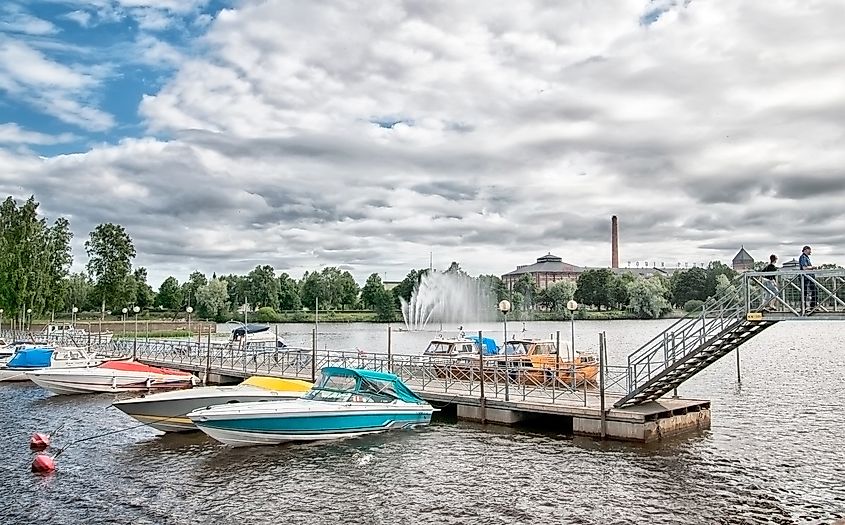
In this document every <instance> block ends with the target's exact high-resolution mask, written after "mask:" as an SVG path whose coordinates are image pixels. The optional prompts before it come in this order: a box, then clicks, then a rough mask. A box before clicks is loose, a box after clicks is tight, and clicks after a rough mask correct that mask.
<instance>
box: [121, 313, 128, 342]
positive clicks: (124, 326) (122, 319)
mask: <svg viewBox="0 0 845 525" xmlns="http://www.w3.org/2000/svg"><path fill="white" fill-rule="evenodd" d="M120 312H121V313H122V314H123V315H121V316H120V317H121V321H123V338H124V339H126V314H127V312H129V309H127V308H124V309H123V310H121V311H120Z"/></svg>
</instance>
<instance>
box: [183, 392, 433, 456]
mask: <svg viewBox="0 0 845 525" xmlns="http://www.w3.org/2000/svg"><path fill="white" fill-rule="evenodd" d="M433 412H434V409H433V408H432V407H431V406H430V405H428V404H414V403H405V402H401V401H396V402H392V403H358V402H327V401H313V400H308V399H299V400H293V401H288V402H278V401H271V402H265V403H243V404H240V405H219V406H216V407H210V408H208V409H203V410H197V411H194V412H191V413H190V414H188V417H189V418H190V419H191V420H192V421H193V422H194V424H195V425H196V426H197V428H199V429H200V430H202V431H203V432H205V433H206V434H208V435H209V436H210V437H211V438H213V439H215V440H217V441H220V442H222V443H225V444H227V445H231V446H235V447H243V446H252V445H276V444H281V443H287V442H291V441H323V440H331V439H344V438H350V437H356V436H362V435H365V434H375V433H379V432H386V431H388V430H394V429H401V428H411V427H416V426H420V425H427V424H428V423H429V422H430V421H431V415H432V413H433Z"/></svg>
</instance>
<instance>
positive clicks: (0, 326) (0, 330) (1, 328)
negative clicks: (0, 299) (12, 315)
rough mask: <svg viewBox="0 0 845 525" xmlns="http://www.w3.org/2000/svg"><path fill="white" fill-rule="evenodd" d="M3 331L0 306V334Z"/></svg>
mask: <svg viewBox="0 0 845 525" xmlns="http://www.w3.org/2000/svg"><path fill="white" fill-rule="evenodd" d="M2 333H3V309H2V308H0V334H2Z"/></svg>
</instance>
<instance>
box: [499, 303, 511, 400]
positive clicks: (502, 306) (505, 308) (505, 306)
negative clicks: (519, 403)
mask: <svg viewBox="0 0 845 525" xmlns="http://www.w3.org/2000/svg"><path fill="white" fill-rule="evenodd" d="M499 311H500V312H502V315H504V325H505V326H504V328H505V340H504V342H503V343H502V348H504V349H505V401H510V391H509V389H508V383H510V380H511V376H510V367H509V365H508V312H510V311H511V303H510V301H508V300H507V299H503V300H501V301H499Z"/></svg>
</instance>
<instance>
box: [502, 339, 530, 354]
mask: <svg viewBox="0 0 845 525" xmlns="http://www.w3.org/2000/svg"><path fill="white" fill-rule="evenodd" d="M502 353H503V354H507V355H525V354H527V353H528V351H527V350H526V349H525V345H524V344H523V343H520V342H516V341H510V342H508V344H506V345H505V349H504V351H503V352H502Z"/></svg>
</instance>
